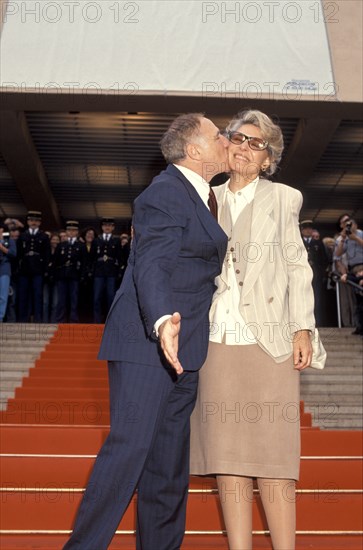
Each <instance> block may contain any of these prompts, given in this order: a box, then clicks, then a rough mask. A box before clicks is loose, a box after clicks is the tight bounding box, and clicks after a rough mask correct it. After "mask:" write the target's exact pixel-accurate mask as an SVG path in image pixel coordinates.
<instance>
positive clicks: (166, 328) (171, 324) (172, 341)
mask: <svg viewBox="0 0 363 550" xmlns="http://www.w3.org/2000/svg"><path fill="white" fill-rule="evenodd" d="M180 327H181V315H180V313H178V312H177V311H176V312H175V313H173V315H172V316H171V317H169V319H167V320H166V321H164V322H163V323H162V324H161V325H160V327H159V340H160V345H161V349H162V350H163V352H164V355H165V357H166V359H167V360H168V361H169V363H170V364H171V366H172V367H173V369H175V371H176V373H177V374H181V373H182V372H183V367H182V366H181V364H180V363H179V359H178V345H179V332H180Z"/></svg>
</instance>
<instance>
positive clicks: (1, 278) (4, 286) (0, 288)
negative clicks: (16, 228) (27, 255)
mask: <svg viewBox="0 0 363 550" xmlns="http://www.w3.org/2000/svg"><path fill="white" fill-rule="evenodd" d="M4 229H6V227H5V226H4V225H3V224H2V223H0V323H2V322H3V319H4V316H5V312H6V306H7V303H8V297H9V286H10V277H11V263H10V258H12V257H13V258H15V256H16V244H15V241H14V240H13V239H11V238H10V235H9V233H8V232H5V231H4Z"/></svg>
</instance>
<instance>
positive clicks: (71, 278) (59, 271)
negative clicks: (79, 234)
mask: <svg viewBox="0 0 363 550" xmlns="http://www.w3.org/2000/svg"><path fill="white" fill-rule="evenodd" d="M73 228H77V229H78V222H76V221H68V222H67V232H68V229H73ZM85 257H86V246H85V244H83V243H81V242H80V241H79V240H78V238H76V237H73V238H71V237H69V238H68V240H67V241H63V242H60V243H59V244H58V246H57V248H56V249H55V253H54V265H55V278H56V281H57V292H58V303H57V315H56V318H57V323H65V322H67V319H69V322H70V323H78V321H79V315H78V295H79V281H80V279H81V276H82V275H83V269H84V264H85ZM68 313H69V315H67V314H68Z"/></svg>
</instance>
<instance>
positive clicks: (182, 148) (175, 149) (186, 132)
mask: <svg viewBox="0 0 363 550" xmlns="http://www.w3.org/2000/svg"><path fill="white" fill-rule="evenodd" d="M203 117H204V115H203V114H202V113H188V114H186V115H180V116H178V117H177V118H176V119H175V120H173V122H172V123H171V124H170V126H169V128H168V129H167V131H166V132H165V134H164V135H163V137H162V138H161V141H160V147H161V152H162V153H163V156H164V158H165V160H166V162H167V163H169V164H173V163H175V162H178V161H179V160H182V159H184V158H185V156H186V146H187V144H188V143H189V142H190V140H191V138H193V137H194V136H197V135H198V133H199V131H200V122H201V119H202V118H203Z"/></svg>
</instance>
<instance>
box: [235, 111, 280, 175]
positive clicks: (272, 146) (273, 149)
mask: <svg viewBox="0 0 363 550" xmlns="http://www.w3.org/2000/svg"><path fill="white" fill-rule="evenodd" d="M243 124H253V125H254V126H257V128H260V130H261V132H262V137H263V139H265V140H266V141H268V147H267V151H268V154H269V157H270V161H271V164H270V166H269V167H268V168H267V169H266V174H267V175H269V176H272V174H274V173H275V172H276V169H277V165H278V164H279V162H280V160H281V155H282V151H283V150H284V138H283V135H282V131H281V128H280V126H278V125H277V124H275V123H274V122H273V121H272V120H271V119H270V117H268V116H267V115H265V114H264V113H262V112H261V111H257V110H248V111H240V112H239V113H238V114H237V115H236V116H235V117H234V118H233V119H232V120H231V122H230V123H229V124H228V126H227V128H226V131H227V132H236V131H237V130H238V129H239V128H240V127H241V126H242V125H243Z"/></svg>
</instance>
